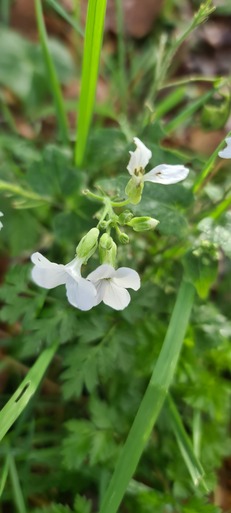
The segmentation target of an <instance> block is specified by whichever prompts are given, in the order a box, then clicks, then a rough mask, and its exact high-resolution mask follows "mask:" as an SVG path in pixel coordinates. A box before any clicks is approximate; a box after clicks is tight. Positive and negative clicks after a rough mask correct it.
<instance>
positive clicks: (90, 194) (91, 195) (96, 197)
mask: <svg viewBox="0 0 231 513" xmlns="http://www.w3.org/2000/svg"><path fill="white" fill-rule="evenodd" d="M83 194H85V196H87V197H88V198H91V199H94V200H96V201H100V202H101V203H104V200H105V197H103V196H99V194H95V193H94V192H91V191H89V189H85V190H84V191H83Z"/></svg>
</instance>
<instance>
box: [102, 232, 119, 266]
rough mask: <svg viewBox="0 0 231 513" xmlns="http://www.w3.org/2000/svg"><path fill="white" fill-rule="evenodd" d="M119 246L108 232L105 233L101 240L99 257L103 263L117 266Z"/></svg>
mask: <svg viewBox="0 0 231 513" xmlns="http://www.w3.org/2000/svg"><path fill="white" fill-rule="evenodd" d="M116 255H117V246H116V243H115V242H114V240H113V239H112V237H111V236H110V235H108V233H104V234H103V235H102V237H100V241H99V258H100V262H101V263H102V264H110V265H112V266H113V267H115V264H116Z"/></svg>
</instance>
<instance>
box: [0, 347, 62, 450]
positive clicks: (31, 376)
mask: <svg viewBox="0 0 231 513" xmlns="http://www.w3.org/2000/svg"><path fill="white" fill-rule="evenodd" d="M57 347H58V344H57V343H54V344H53V345H52V346H50V347H48V348H47V349H45V350H44V351H43V353H42V354H41V355H40V356H39V358H38V360H37V361H36V362H35V364H34V365H33V367H32V368H31V369H30V371H29V372H28V374H27V375H26V377H25V379H24V380H23V381H22V383H21V385H19V387H18V388H17V390H16V392H15V393H14V394H13V395H12V396H11V398H10V400H9V401H8V403H6V405H5V406H4V407H3V408H2V410H1V411H0V441H1V440H2V439H3V437H4V436H5V434H6V433H7V431H9V429H10V428H11V426H12V425H13V424H14V422H15V421H16V420H17V418H18V417H19V415H20V414H21V413H22V412H23V410H24V409H25V408H26V406H27V404H28V402H29V401H30V399H31V397H32V396H33V395H34V393H35V392H36V390H37V388H38V386H39V383H40V381H41V379H42V377H43V375H44V374H45V372H46V370H47V367H48V365H49V364H50V362H51V360H52V358H53V356H54V354H55V352H56V349H57Z"/></svg>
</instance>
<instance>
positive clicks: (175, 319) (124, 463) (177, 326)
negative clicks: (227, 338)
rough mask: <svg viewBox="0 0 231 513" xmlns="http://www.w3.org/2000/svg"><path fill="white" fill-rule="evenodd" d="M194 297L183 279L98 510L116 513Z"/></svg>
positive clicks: (166, 383) (153, 417)
mask: <svg viewBox="0 0 231 513" xmlns="http://www.w3.org/2000/svg"><path fill="white" fill-rule="evenodd" d="M193 299H194V287H193V286H192V285H191V284H190V283H188V282H185V281H183V282H182V284H181V286H180V289H179V292H178V295H177V299H176V304H175V307H174V310H173V313H172V316H171V319H170V323H169V326H168V330H167V333H166V336H165V339H164V343H163V346H162V349H161V352H160V355H159V358H158V360H157V363H156V365H155V368H154V370H153V374H152V377H151V380H150V382H149V384H148V387H147V389H146V392H145V394H144V397H143V399H142V401H141V404H140V407H139V409H138V412H137V414H136V417H135V420H134V422H133V425H132V427H131V429H130V432H129V434H128V437H127V440H126V442H125V444H124V447H123V450H122V452H121V454H120V457H119V459H118V462H117V465H116V468H115V471H114V474H113V475H112V478H111V481H110V483H109V486H108V489H107V492H106V494H105V497H104V499H103V502H102V506H101V508H100V513H109V512H110V513H116V512H117V510H118V508H119V505H120V503H121V500H122V499H123V496H124V494H125V492H126V489H127V487H128V484H129V481H130V480H131V478H132V475H133V474H134V472H135V470H136V467H137V464H138V462H139V459H140V457H141V454H142V452H143V450H144V448H145V445H146V443H147V440H148V438H149V436H150V434H151V431H152V429H153V426H154V424H155V421H156V419H157V417H158V415H159V413H160V410H161V408H162V406H163V403H164V400H165V398H166V395H167V392H168V389H169V386H170V384H171V382H172V379H173V375H174V372H175V368H176V365H177V361H178V358H179V354H180V350H181V347H182V343H183V340H184V335H185V332H186V328H187V325H188V321H189V316H190V313H191V309H192V305H193Z"/></svg>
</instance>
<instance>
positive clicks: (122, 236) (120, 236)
mask: <svg viewBox="0 0 231 513" xmlns="http://www.w3.org/2000/svg"><path fill="white" fill-rule="evenodd" d="M117 236H118V239H119V241H120V242H121V244H128V243H129V237H128V235H127V234H126V233H124V232H121V231H118V230H117Z"/></svg>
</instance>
